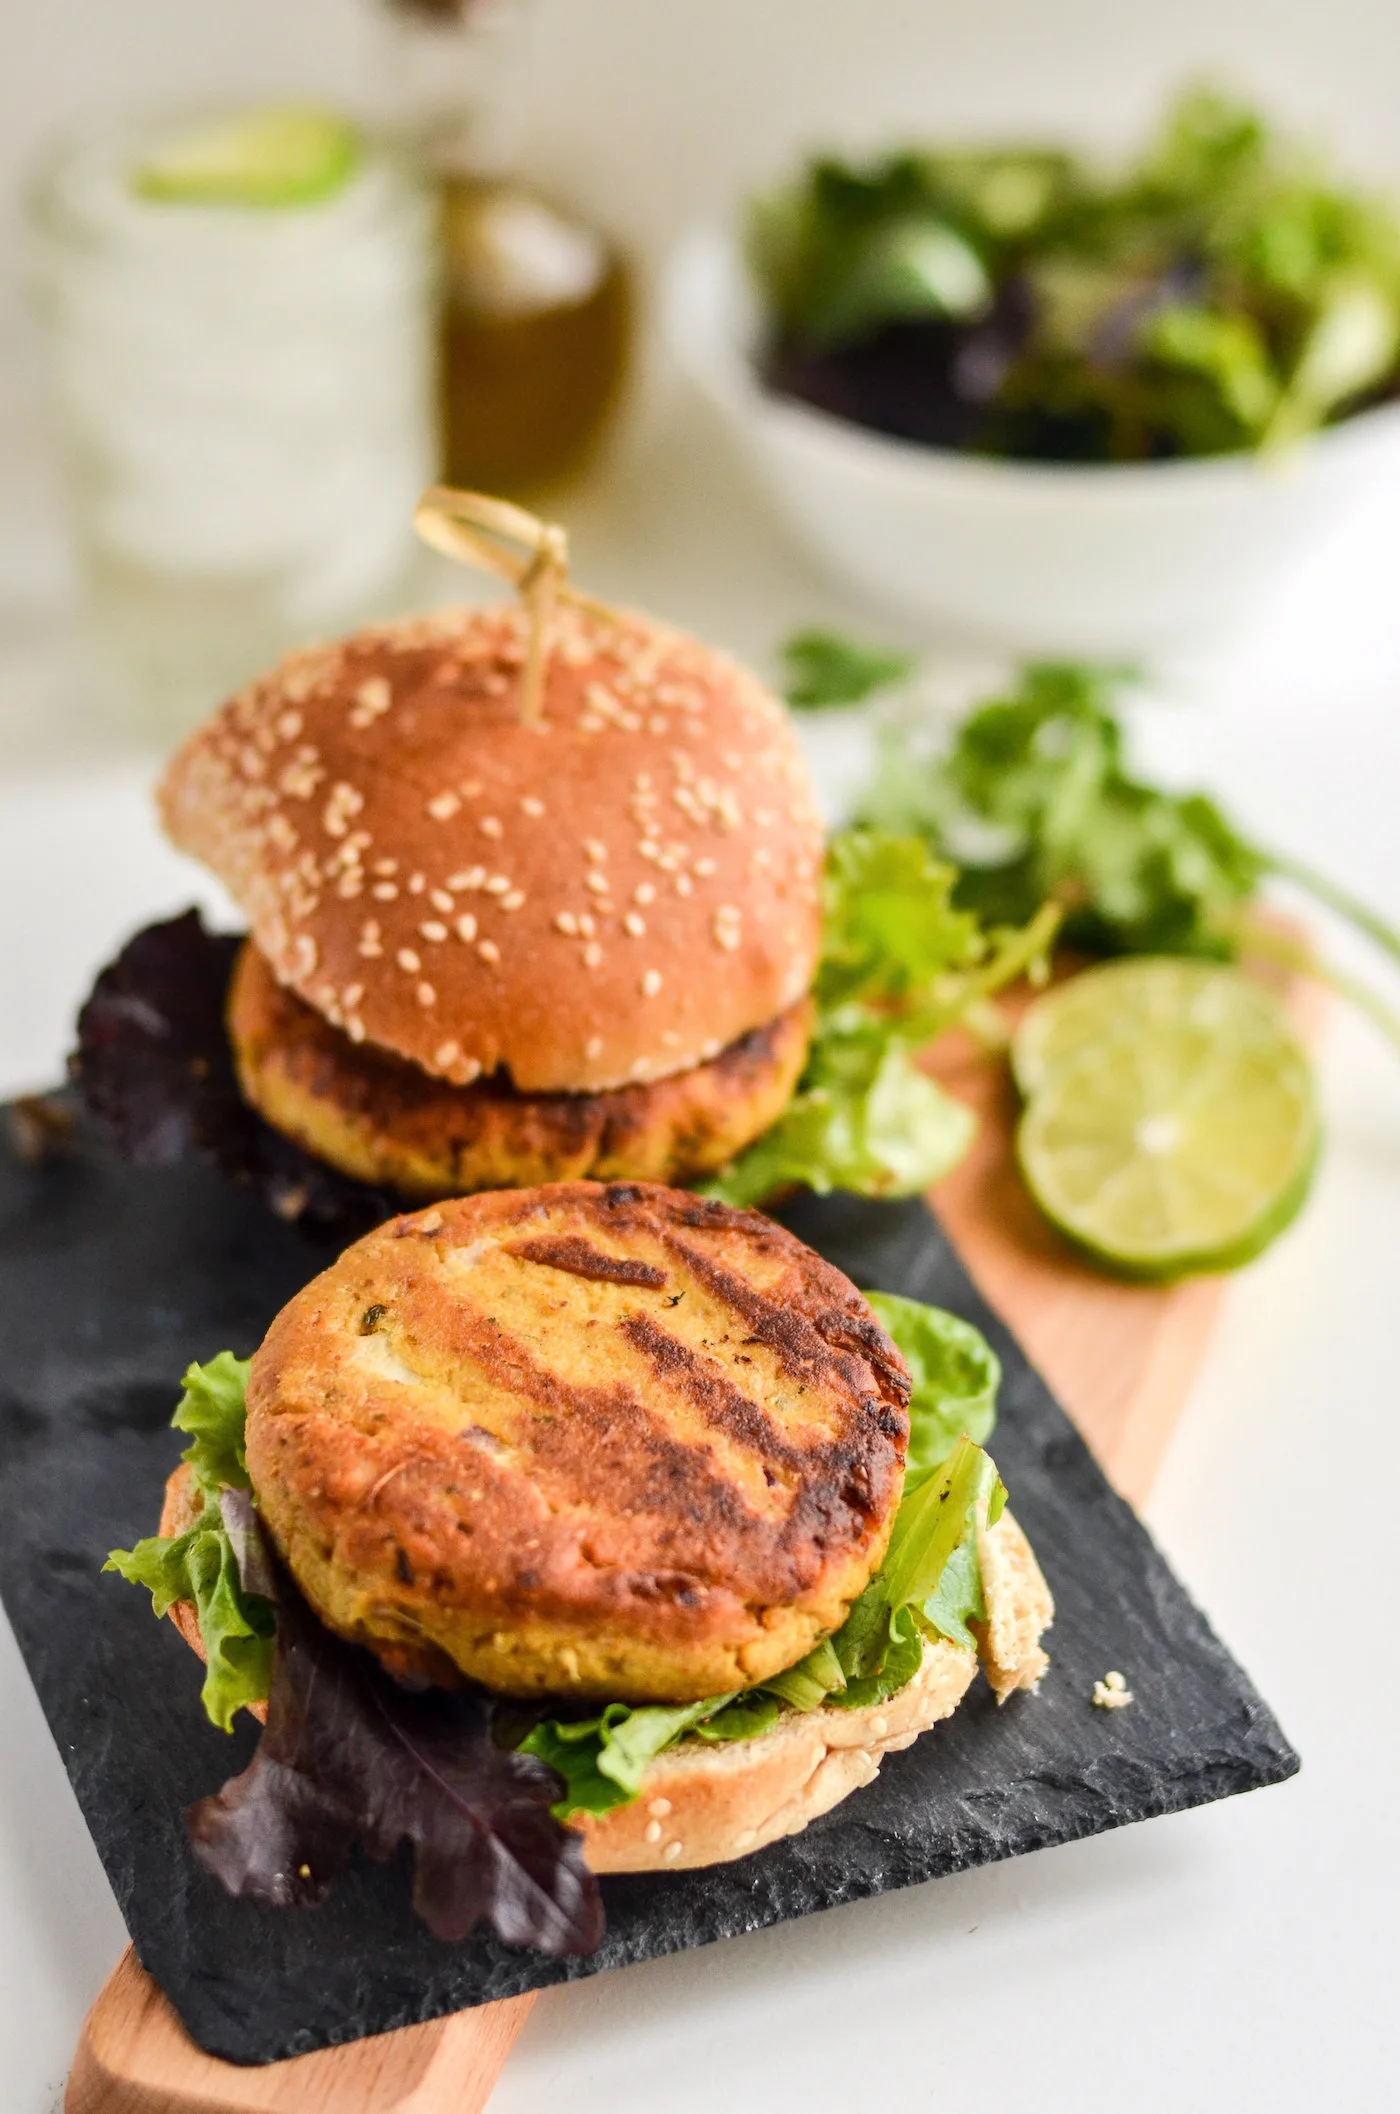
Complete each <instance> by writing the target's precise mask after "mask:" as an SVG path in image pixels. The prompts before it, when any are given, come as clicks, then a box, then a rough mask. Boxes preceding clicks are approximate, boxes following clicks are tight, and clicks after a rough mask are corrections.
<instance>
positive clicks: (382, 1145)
mask: <svg viewBox="0 0 1400 2114" xmlns="http://www.w3.org/2000/svg"><path fill="white" fill-rule="evenodd" d="M811 1025H812V1003H811V1000H810V999H806V998H804V999H801V1000H799V1002H798V1003H797V1004H796V1005H795V1006H791V1007H789V1009H788V1010H787V1012H786V1013H782V1014H780V1015H779V1016H778V1018H777V1019H776V1020H773V1021H770V1022H769V1023H768V1025H767V1026H766V1027H762V1028H756V1029H754V1031H753V1032H752V1033H751V1034H748V1035H744V1036H741V1037H740V1039H739V1041H738V1042H734V1043H731V1044H730V1046H729V1048H728V1049H727V1050H722V1051H721V1052H720V1054H719V1055H718V1056H717V1057H715V1058H713V1059H712V1060H711V1061H710V1062H709V1063H708V1064H699V1065H696V1066H694V1067H693V1068H692V1069H691V1070H689V1071H684V1072H677V1073H673V1074H672V1075H671V1076H670V1077H669V1078H666V1079H655V1080H651V1081H649V1082H647V1083H645V1084H642V1085H637V1086H621V1087H614V1088H612V1089H611V1090H609V1091H607V1092H603V1093H579V1094H564V1093H558V1094H553V1093H550V1094H522V1093H518V1092H517V1091H516V1089H515V1088H514V1087H513V1086H512V1085H511V1084H510V1082H509V1080H508V1079H506V1078H505V1077H503V1076H502V1075H501V1074H499V1073H497V1074H495V1075H493V1076H492V1077H490V1078H487V1079H479V1080H477V1081H476V1082H475V1084H474V1085H471V1086H453V1085H452V1084H450V1082H449V1081H447V1080H445V1079H436V1078H434V1077H432V1076H431V1075H430V1074H429V1073H427V1072H424V1071H421V1070H420V1069H419V1067H418V1066H417V1065H416V1064H412V1063H410V1062H409V1061H408V1059H406V1058H402V1057H395V1056H393V1055H391V1054H390V1053H389V1052H388V1051H387V1050H380V1049H377V1048H375V1047H374V1045H373V1044H370V1043H366V1042H360V1043H354V1042H351V1040H350V1038H349V1036H348V1035H346V1034H344V1033H343V1032H342V1030H341V1029H339V1028H335V1027H332V1025H331V1023H330V1022H329V1021H328V1020H326V1019H325V1018H324V1016H323V1015H322V1014H320V1013H318V1012H317V1011H316V1009H315V1007H314V1006H309V1005H307V1004H306V1002H305V1000H304V999H300V998H298V997H297V996H296V994H295V992H293V991H289V990H286V989H284V987H283V986H282V985H281V984H279V983H278V982H277V979H276V978H275V976H274V975H273V973H272V970H271V969H270V968H269V967H268V964H267V962H266V961H265V960H264V958H263V956H262V954H261V953H260V952H259V950H258V948H257V947H256V946H254V945H253V944H252V942H251V941H250V942H248V944H247V945H246V946H245V947H244V948H243V951H242V953H241V954H240V956H239V958H238V963H237V966H236V967H235V970H234V974H233V980H232V983H231V985H230V988H229V1002H228V1028H229V1040H230V1042H231V1044H232V1046H233V1055H234V1062H235V1064H236V1066H237V1069H238V1077H239V1082H240V1084H241V1086H242V1088H243V1092H244V1094H245V1095H246V1096H247V1098H248V1100H249V1101H250V1102H251V1103H252V1105H253V1107H254V1108H256V1109H257V1110H258V1112H259V1114H260V1115H262V1116H264V1117H265V1118H266V1119H267V1121H268V1122H269V1123H271V1124H272V1125H273V1126H274V1128H275V1129H277V1130H280V1131H281V1132H282V1133H283V1134H284V1136H287V1137H290V1138H295V1140H296V1141H297V1143H298V1144H299V1145H303V1146H305V1148H306V1149H307V1151H308V1152H312V1153H314V1154H315V1155H316V1156H317V1158H318V1159H322V1160H327V1161H329V1162H330V1164H331V1165H332V1166H333V1167H338V1168H340V1169H341V1170H342V1172H343V1173H345V1174H349V1175H354V1176H356V1177H357V1178H358V1179H359V1180H360V1181H364V1182H375V1183H382V1184H386V1185H387V1186H388V1187H390V1188H393V1189H396V1190H398V1192H399V1193H400V1195H402V1196H405V1197H414V1198H417V1197H422V1198H425V1199H427V1198H432V1197H442V1196H453V1195H464V1194H466V1193H468V1192H470V1191H471V1190H475V1189H500V1188H506V1187H513V1186H517V1185H519V1186H522V1187H523V1186H525V1185H526V1184H529V1183H533V1182H550V1181H566V1180H573V1179H577V1178H578V1177H580V1176H584V1175H591V1176H594V1177H595V1178H598V1179H601V1180H612V1181H617V1180H629V1179H630V1180H642V1181H647V1180H652V1181H655V1180H664V1181H671V1182H689V1181H695V1180H697V1179H698V1178H699V1177H700V1176H702V1175H706V1174H713V1173H714V1172H715V1171H716V1170H717V1169H718V1168H720V1167H723V1166H725V1165H726V1164H727V1163H728V1162H729V1161H730V1160H732V1159H733V1158H734V1156H735V1154H736V1153H739V1152H742V1151H743V1149H744V1147H745V1146H746V1145H747V1144H749V1143H750V1142H751V1140H752V1139H754V1138H756V1137H758V1136H759V1134H760V1133H761V1132H762V1131H765V1130H767V1128H768V1126H769V1124H770V1123H774V1122H776V1121H777V1119H778V1117H779V1116H780V1115H781V1114H782V1112H783V1110H784V1109H785V1108H786V1107H787V1104H788V1102H789V1100H790V1099H791V1097H792V1093H793V1089H794V1088H795V1087H796V1085H797V1080H798V1075H799V1074H800V1072H801V1070H802V1065H803V1061H804V1059H805V1057H806V1054H807V1042H808V1038H809V1036H810V1034H811Z"/></svg>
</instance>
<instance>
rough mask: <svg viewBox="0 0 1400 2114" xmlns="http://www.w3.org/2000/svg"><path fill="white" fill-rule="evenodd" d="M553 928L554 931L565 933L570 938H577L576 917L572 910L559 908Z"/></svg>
mask: <svg viewBox="0 0 1400 2114" xmlns="http://www.w3.org/2000/svg"><path fill="white" fill-rule="evenodd" d="M554 929H555V931H556V932H563V933H566V934H567V935H568V937H569V938H570V939H571V940H573V939H577V938H578V919H577V918H576V917H575V916H574V914H573V912H572V910H561V911H560V912H559V913H558V914H557V916H556V917H555V920H554Z"/></svg>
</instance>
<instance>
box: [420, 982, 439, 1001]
mask: <svg viewBox="0 0 1400 2114" xmlns="http://www.w3.org/2000/svg"><path fill="white" fill-rule="evenodd" d="M418 1003H419V1005H420V1006H435V1005H436V1004H437V992H436V991H435V990H434V989H433V987H432V985H431V984H420V985H419V986H418Z"/></svg>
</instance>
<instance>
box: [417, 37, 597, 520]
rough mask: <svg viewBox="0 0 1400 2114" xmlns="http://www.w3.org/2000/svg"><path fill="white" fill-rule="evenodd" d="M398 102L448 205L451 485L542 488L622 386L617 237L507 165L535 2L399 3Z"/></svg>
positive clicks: (443, 373) (444, 310) (582, 452)
mask: <svg viewBox="0 0 1400 2114" xmlns="http://www.w3.org/2000/svg"><path fill="white" fill-rule="evenodd" d="M390 12H391V14H392V16H393V34H394V51H393V54H392V58H393V68H394V72H395V74H396V76H397V83H396V96H397V100H398V102H399V104H400V107H401V109H402V110H403V112H404V114H405V118H406V121H407V122H408V123H409V124H410V125H411V126H412V128H413V129H414V131H415V133H416V135H417V138H418V142H419V146H420V149H421V151H422V152H423V153H424V155H425V156H426V157H427V159H428V162H429V165H430V167H431V169H432V170H433V172H434V176H435V181H436V184H437V189H438V196H439V203H440V214H441V219H440V227H441V251H440V271H441V280H440V311H439V397H438V401H439V413H440V420H441V456H442V473H443V475H444V476H445V477H446V478H447V480H448V481H449V482H450V483H453V484H460V485H467V486H472V487H475V488H476V489H478V490H484V491H489V492H501V493H506V494H509V495H529V494H532V493H535V492H538V491H539V490H541V489H542V488H545V487H548V486H550V485H552V484H556V483H558V482H560V481H562V480H563V479H565V478H568V477H570V476H573V475H574V474H576V473H577V472H578V471H580V470H581V469H583V468H584V467H585V466H586V465H587V462H588V460H589V458H590V456H591V455H592V453H593V451H594V449H595V447H596V446H597V444H598V442H599V440H600V439H601V438H602V435H603V433H604V431H605V429H606V426H607V422H608V417H609V414H610V413H611V411H612V410H613V408H614V405H615V404H616V401H617V399H618V396H619V394H620V391H621V387H622V382H623V379H624V376H625V372H626V367H627V358H628V352H629V347H630V341H631V326H632V287H631V278H630V274H629V272H628V269H627V265H626V263H625V261H624V259H623V258H622V256H621V255H620V253H619V252H618V250H617V248H616V247H615V245H614V244H613V243H612V242H611V241H609V239H608V238H607V237H606V236H605V235H603V234H602V233H600V232H599V230H598V229H597V228H596V227H594V226H592V225H591V224H590V223H589V221H588V220H587V219H586V218H585V217H583V216H581V215H579V214H578V213H576V212H575V211H573V210H572V209H571V208H570V207H569V206H568V204H567V203H566V202H564V201H562V200H559V199H555V198H551V197H549V196H548V195H546V194H545V193H543V192H542V191H540V190H538V189H536V188H535V187H534V186H533V185H531V184H529V183H527V182H525V181H524V180H522V179H521V178H519V177H518V176H516V175H514V174H511V173H508V162H507V157H506V135H507V132H508V126H509V116H510V106H511V104H512V102H513V100H514V98H513V92H512V91H513V88H514V86H515V76H516V75H517V74H518V71H519V69H520V68H521V67H522V65H523V64H524V63H525V52H524V45H523V32H524V28H525V22H524V17H525V14H526V12H527V10H526V7H525V5H524V0H390Z"/></svg>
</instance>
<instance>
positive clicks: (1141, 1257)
mask: <svg viewBox="0 0 1400 2114" xmlns="http://www.w3.org/2000/svg"><path fill="white" fill-rule="evenodd" d="M1129 966H1132V967H1134V968H1138V969H1141V970H1147V969H1156V968H1159V967H1160V968H1165V967H1167V966H1168V965H1166V964H1158V963H1147V962H1143V963H1135V964H1132V965H1129V964H1123V965H1121V967H1119V966H1116V965H1115V966H1114V967H1110V968H1108V969H1099V970H1089V971H1087V972H1086V973H1085V975H1084V976H1083V977H1081V978H1079V979H1077V980H1076V981H1077V983H1082V984H1086V985H1091V986H1094V987H1096V988H1095V989H1094V990H1091V991H1090V992H1085V993H1079V994H1078V998H1077V1002H1076V1007H1075V1011H1074V1014H1073V1015H1072V1016H1071V1015H1069V1014H1066V1015H1065V1016H1064V1018H1063V1019H1062V1023H1061V1027H1060V1028H1059V1029H1058V1030H1055V1029H1054V1023H1053V1021H1052V1022H1051V1024H1050V1028H1048V1029H1046V1030H1045V1031H1044V1034H1045V1040H1044V1043H1043V1045H1042V1046H1041V1048H1040V1049H1039V1051H1038V1053H1037V1055H1036V1057H1035V1058H1034V1059H1030V1058H1028V1057H1027V1056H1026V1053H1024V1052H1023V1056H1022V1063H1023V1064H1025V1066H1026V1071H1027V1074H1028V1076H1031V1077H1033V1078H1037V1079H1038V1080H1039V1084H1038V1086H1037V1088H1036V1091H1035V1092H1034V1093H1033V1094H1032V1095H1031V1098H1030V1101H1029V1104H1028V1106H1027V1108H1026V1112H1025V1114H1024V1116H1023V1117H1022V1119H1021V1125H1020V1130H1019V1132H1018V1135H1017V1152H1018V1155H1019V1158H1020V1162H1021V1167H1022V1171H1023V1173H1024V1174H1025V1177H1026V1181H1027V1184H1028V1185H1029V1188H1030V1191H1031V1194H1032V1195H1033V1196H1034V1198H1035V1200H1036V1202H1037V1204H1038V1205H1039V1206H1040V1208H1041V1210H1042V1211H1043V1212H1044V1213H1045V1215H1046V1217H1047V1218H1048V1219H1050V1220H1051V1222H1052V1223H1053V1224H1054V1225H1056V1226H1058V1227H1059V1229H1060V1231H1061V1232H1062V1233H1064V1234H1065V1235H1067V1237H1068V1238H1069V1239H1070V1240H1072V1241H1073V1242H1075V1243H1076V1245H1078V1246H1079V1247H1081V1248H1083V1249H1085V1250H1087V1251H1088V1252H1089V1253H1090V1254H1091V1255H1092V1256H1094V1257H1095V1259H1096V1260H1097V1261H1099V1262H1101V1263H1102V1264H1104V1265H1105V1266H1106V1267H1107V1268H1109V1269H1111V1270H1114V1271H1116V1272H1118V1273H1119V1274H1120V1275H1123V1276H1127V1277H1137V1278H1144V1279H1149V1280H1152V1281H1157V1282H1161V1281H1165V1280H1168V1279H1171V1278H1176V1277H1185V1276H1189V1275H1192V1274H1194V1273H1196V1272H1201V1271H1214V1270H1230V1269H1235V1268H1237V1267H1238V1266H1239V1265H1240V1264H1241V1263H1245V1262H1248V1261H1250V1260H1251V1259H1252V1258H1253V1257H1254V1256H1256V1255H1258V1254H1259V1253H1260V1251H1261V1250H1262V1249H1263V1248H1265V1247H1267V1246H1268V1244H1269V1242H1270V1241H1271V1240H1273V1239H1274V1237H1275V1235H1276V1234H1278V1233H1281V1232H1282V1230H1283V1228H1284V1227H1285V1226H1286V1225H1287V1224H1288V1223H1289V1221H1290V1219H1292V1218H1293V1216H1294V1215H1295V1213H1296V1212H1297V1211H1298V1209H1299V1207H1300V1206H1301V1204H1302V1202H1303V1199H1304V1197H1305V1196H1306V1195H1307V1192H1308V1187H1309V1184H1310V1182H1311V1179H1312V1172H1313V1166H1314V1163H1315V1161H1316V1157H1317V1146H1318V1120H1317V1108H1316V1102H1315V1098H1314V1093H1313V1081H1312V1073H1311V1069H1310V1067H1309V1064H1308V1060H1307V1057H1306V1056H1305V1054H1304V1052H1303V1050H1302V1049H1301V1047H1300V1046H1299V1044H1298V1042H1297V1040H1296V1038H1295V1037H1294V1036H1293V1034H1292V1033H1291V1031H1290V1030H1289V1028H1288V1025H1287V1022H1286V1021H1285V1019H1284V1018H1283V1015H1282V1013H1281V1011H1280V1009H1279V1007H1278V1006H1277V1004H1276V1003H1275V1002H1274V1001H1273V1000H1271V999H1269V997H1268V994H1267V993H1266V992H1263V991H1261V990H1260V988H1259V987H1258V986H1257V985H1255V984H1252V983H1251V982H1250V981H1249V979H1248V978H1246V977H1243V976H1241V975H1239V974H1238V973H1237V972H1236V971H1234V970H1230V969H1199V970H1195V971H1194V973H1193V975H1192V976H1190V977H1188V978H1187V979H1186V982H1185V984H1184V985H1183V986H1182V989H1183V991H1184V992H1185V994H1186V996H1187V999H1188V1003H1186V1004H1185V1005H1184V1006H1183V1007H1182V1008H1181V1009H1180V1010H1179V1011H1178V1012H1176V1013H1175V1014H1172V1013H1169V1012H1165V1011H1164V1010H1163V1008H1162V993H1163V991H1164V989H1167V988H1169V982H1168V980H1167V979H1162V978H1154V977H1152V976H1144V977H1142V978H1141V979H1139V981H1138V983H1137V985H1136V1002H1135V1003H1133V1004H1127V1003H1125V1002H1124V996H1125V983H1126V978H1125V971H1126V969H1127V968H1128V967H1129ZM1170 967H1171V968H1172V969H1179V968H1187V969H1192V968H1193V965H1190V964H1171V965H1170ZM1197 978H1200V979H1206V978H1208V979H1209V989H1208V990H1207V989H1206V988H1205V984H1204V982H1203V981H1197V980H1196V979H1197ZM1129 988H1131V987H1129ZM1072 989H1074V986H1067V987H1066V996H1068V993H1069V991H1070V990H1072ZM1055 998H1056V1000H1058V998H1059V994H1058V993H1056V994H1055ZM1095 1005H1097V1006H1099V1007H1101V1008H1102V1015H1101V1018H1102V1025H1101V1030H1100V1032H1099V1034H1098V1036H1097V1037H1096V1038H1094V1037H1091V1036H1090V1035H1089V1034H1088V1033H1087V1032H1079V1031H1080V1030H1085V1029H1086V1023H1087V1021H1088V1012H1087V1011H1086V1008H1088V1009H1092V1007H1093V1006H1095ZM1028 1018H1029V1016H1028ZM1073 1022H1077V1024H1078V1026H1077V1029H1076V1032H1075V1033H1074V1034H1073V1035H1071V1033H1070V1026H1071V1024H1072V1023H1073ZM1034 1048H1035V1043H1034V1038H1030V1039H1029V1041H1028V1049H1031V1050H1034Z"/></svg>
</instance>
